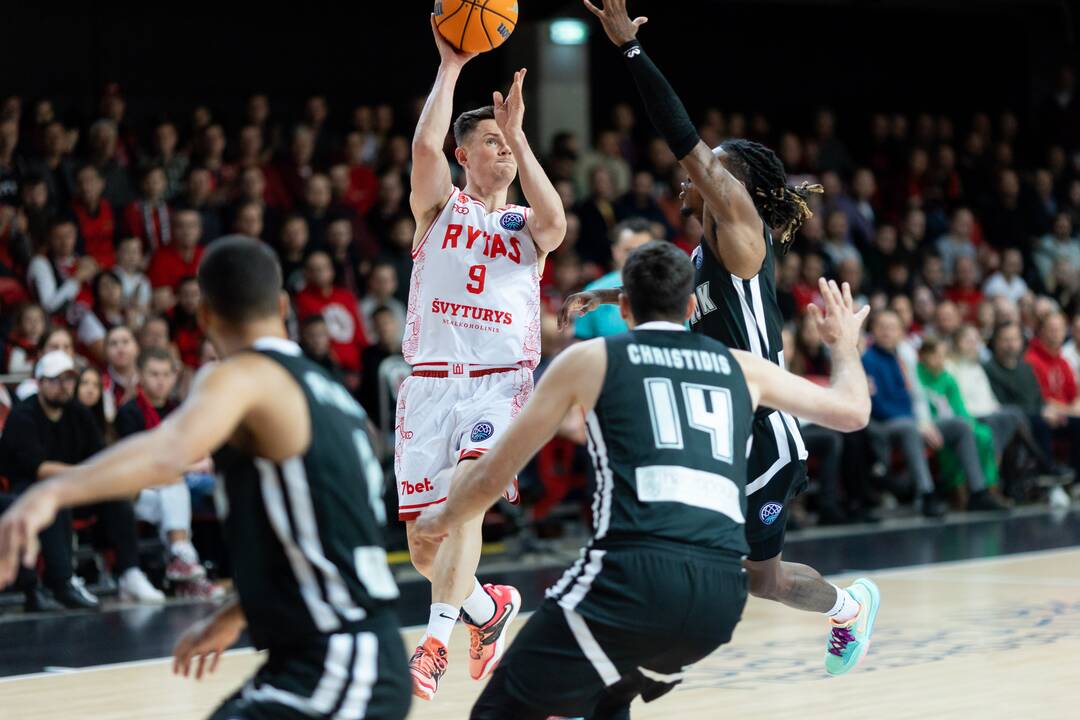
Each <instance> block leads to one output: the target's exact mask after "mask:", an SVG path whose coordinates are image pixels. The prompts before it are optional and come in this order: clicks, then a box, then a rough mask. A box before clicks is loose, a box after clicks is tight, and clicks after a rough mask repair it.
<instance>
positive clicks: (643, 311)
mask: <svg viewBox="0 0 1080 720" xmlns="http://www.w3.org/2000/svg"><path fill="white" fill-rule="evenodd" d="M622 278H623V292H624V293H625V294H626V297H627V300H628V301H629V303H630V311H631V312H632V313H633V314H634V320H635V321H636V322H637V323H638V324H640V323H644V322H649V321H652V320H669V321H671V322H676V323H681V322H683V321H684V320H685V319H686V307H687V305H686V303H687V301H688V300H689V298H690V294H691V293H692V292H693V291H694V266H693V264H692V263H691V262H690V258H689V257H687V255H686V253H684V252H683V251H682V250H680V249H679V248H678V247H676V246H675V245H672V244H671V243H669V242H667V241H665V240H654V241H652V242H649V243H646V244H644V245H642V246H641V247H639V248H638V249H636V250H634V251H633V252H632V253H630V257H628V258H627V260H626V265H625V266H624V267H623V271H622Z"/></svg>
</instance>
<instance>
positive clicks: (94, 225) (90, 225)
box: [71, 165, 117, 269]
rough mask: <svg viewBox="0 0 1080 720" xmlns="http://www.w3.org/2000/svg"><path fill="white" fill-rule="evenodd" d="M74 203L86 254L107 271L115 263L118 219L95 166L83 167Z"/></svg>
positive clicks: (79, 174)
mask: <svg viewBox="0 0 1080 720" xmlns="http://www.w3.org/2000/svg"><path fill="white" fill-rule="evenodd" d="M75 187H76V190H75V201H74V202H73V203H72V204H71V209H72V211H74V213H75V219H76V222H77V223H78V226H79V237H80V239H81V240H82V249H83V253H84V254H86V255H89V256H90V257H92V258H94V260H96V261H97V264H98V265H100V266H101V267H103V268H105V269H108V268H111V267H112V266H113V265H114V264H115V263H116V230H117V227H116V218H115V217H114V215H113V208H112V205H111V204H109V201H108V200H106V199H105V198H104V197H102V193H103V192H104V190H105V181H104V180H103V179H102V177H101V173H99V172H98V169H97V168H96V167H94V166H93V165H84V166H83V167H82V168H80V169H79V173H78V175H76V176H75Z"/></svg>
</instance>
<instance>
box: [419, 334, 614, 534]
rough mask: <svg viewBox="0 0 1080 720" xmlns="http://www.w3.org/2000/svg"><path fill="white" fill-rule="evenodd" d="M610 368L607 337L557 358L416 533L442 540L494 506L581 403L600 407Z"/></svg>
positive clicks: (429, 511)
mask: <svg viewBox="0 0 1080 720" xmlns="http://www.w3.org/2000/svg"><path fill="white" fill-rule="evenodd" d="M606 372H607V347H606V346H605V345H604V341H603V340H602V339H597V340H589V341H587V342H583V343H579V344H577V345H574V346H573V347H571V348H570V349H568V350H566V351H565V352H563V353H562V354H561V355H559V356H558V357H557V358H555V361H554V362H552V363H551V367H549V368H548V369H547V372H545V373H544V376H543V377H542V378H541V379H540V382H539V383H538V384H537V386H536V390H535V391H534V392H533V394H532V397H530V398H529V401H528V402H527V403H526V404H525V408H524V409H523V410H522V411H521V413H520V414H519V415H518V416H517V418H516V419H515V420H514V422H513V423H511V425H510V427H509V429H507V431H506V433H505V434H504V435H503V436H502V439H500V440H499V441H498V442H497V443H495V447H493V448H492V449H491V450H490V451H488V453H487V454H485V455H484V456H483V457H482V458H480V459H479V460H476V461H475V462H470V463H469V465H468V467H467V468H466V469H465V470H464V472H463V473H462V476H461V477H460V479H458V478H455V480H454V483H453V485H452V486H451V488H450V496H449V497H448V498H447V500H446V502H445V503H443V504H441V505H433V506H432V507H430V508H427V509H425V510H424V511H423V512H421V513H420V517H418V518H417V519H416V524H415V525H414V526H413V532H414V533H416V534H419V535H420V536H423V537H427V538H431V539H439V538H442V537H444V536H445V535H446V534H447V532H448V531H449V530H450V528H453V527H457V526H459V525H461V523H463V522H465V521H466V520H469V519H470V518H474V517H476V516H477V515H479V514H481V513H483V512H484V511H486V510H487V509H488V508H489V507H491V506H492V505H493V504H494V503H495V502H496V501H497V500H498V499H499V497H500V496H501V495H502V492H503V490H504V489H505V488H506V483H507V482H508V481H509V480H510V478H512V477H514V476H515V475H517V474H518V473H519V472H520V471H521V469H522V468H523V467H525V464H526V463H527V462H528V461H529V459H530V458H531V457H532V456H533V455H535V454H536V453H537V451H538V450H540V448H542V447H543V446H544V445H545V444H547V442H548V440H550V439H551V438H552V437H553V436H554V435H555V432H556V431H557V430H558V429H559V427H560V426H561V425H562V422H563V419H564V418H565V417H566V414H567V413H568V412H570V411H571V409H572V408H574V407H575V406H581V407H582V408H584V410H585V411H586V412H588V411H590V410H591V409H592V408H593V407H594V406H595V405H596V400H597V398H598V397H599V396H600V388H601V387H602V386H603V384H604V374H605V373H606Z"/></svg>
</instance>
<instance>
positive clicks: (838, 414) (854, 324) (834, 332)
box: [732, 279, 870, 432]
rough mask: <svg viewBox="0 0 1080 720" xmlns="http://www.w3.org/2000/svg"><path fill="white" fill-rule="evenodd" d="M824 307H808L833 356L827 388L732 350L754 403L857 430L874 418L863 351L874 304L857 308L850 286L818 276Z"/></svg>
mask: <svg viewBox="0 0 1080 720" xmlns="http://www.w3.org/2000/svg"><path fill="white" fill-rule="evenodd" d="M819 290H820V292H821V296H822V297H823V298H824V299H825V313H824V314H822V313H821V312H820V310H818V308H817V306H815V305H811V306H810V307H811V310H810V313H811V315H812V317H813V320H814V322H815V323H816V324H817V327H818V331H819V332H820V333H821V339H822V341H823V342H824V343H825V344H826V345H827V346H828V348H829V350H830V352H831V357H832V366H833V368H832V378H831V382H830V385H829V387H827V388H823V387H821V386H820V385H817V384H816V383H812V382H810V381H809V380H807V379H806V378H802V377H799V376H798V375H795V374H794V373H790V372H788V371H787V370H784V369H783V368H781V367H780V366H778V365H776V364H775V363H772V362H769V361H768V360H766V359H764V358H761V357H757V356H755V355H753V354H751V353H747V352H743V351H741V350H732V354H733V355H734V356H735V359H736V360H737V361H738V363H739V367H740V368H742V371H743V375H744V376H745V377H746V383H747V386H748V387H749V389H750V396H751V398H753V402H754V407H755V408H756V407H757V406H758V405H764V406H766V407H770V408H774V409H776V410H784V411H786V412H789V413H791V414H792V415H795V416H797V417H801V418H805V419H807V420H810V421H812V422H815V423H817V424H819V425H822V426H824V427H828V428H832V429H834V430H839V431H841V432H853V431H855V430H860V429H862V428H864V427H866V423H867V422H868V421H869V418H870V387H869V385H868V383H867V380H866V373H865V371H864V370H863V366H862V360H861V359H860V357H859V340H860V338H861V336H862V326H863V323H864V322H865V321H866V316H867V315H868V314H869V312H870V307H869V306H866V307H863V308H862V309H860V310H859V311H858V312H856V311H855V307H854V302H853V301H852V299H851V288H850V287H849V286H848V284H847V283H844V286H843V288H840V287H838V286H837V285H836V282H835V281H831V280H830V281H828V282H826V281H825V280H824V279H822V280H821V281H820V282H819Z"/></svg>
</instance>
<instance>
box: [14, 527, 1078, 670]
mask: <svg viewBox="0 0 1080 720" xmlns="http://www.w3.org/2000/svg"><path fill="white" fill-rule="evenodd" d="M1069 553H1074V554H1075V553H1080V547H1076V546H1073V547H1064V548H1051V549H1048V550H1030V551H1027V552H1018V553H1011V554H1009V555H996V556H993V557H982V558H971V559H968V560H946V561H943V562H937V563H923V564H921V565H904V566H900V567H894V568H886V569H883V570H845V571H844V572H841V573H835V574H832V575H828V576H827V578H829V579H836V578H844V577H849V576H851V575H872V576H877V577H881V576H885V577H890V576H902V575H910V574H914V573H918V572H929V571H934V570H938V569H949V568H955V567H970V566H978V565H992V564H995V563H996V564H1007V563H1011V562H1020V561H1022V560H1028V559H1031V558H1036V557H1048V556H1053V555H1065V554H1069ZM1012 577H1020V576H1012ZM965 579H968V580H971V581H974V582H992V581H993V579H992V578H986V577H980V576H975V577H972V578H965ZM958 580H959V579H958ZM1038 580H1039V578H1038V577H1034V578H1025V582H1028V583H1031V584H1034V583H1036V582H1038ZM1078 584H1080V583H1078ZM531 614H532V613H531V612H523V613H521V614H520V615H519V617H521V618H527V617H528V616H530V615H531ZM425 627H426V626H425V625H410V626H408V627H403V628H401V633H402V634H404V633H408V632H414V631H416V630H422V629H424V628H425ZM256 652H257V651H256V650H255V649H254V648H251V647H247V648H234V649H232V650H226V651H225V652H224V653H222V656H223V657H231V656H235V655H251V654H254V653H256ZM167 662H172V656H171V655H169V656H166V657H159V658H147V659H145V660H129V661H126V662H118V663H105V664H102V665H90V666H87V667H82V668H61V667H59V666H46V667H51V668H53V669H54V671H53V672H37V673H27V674H25V675H11V676H8V677H0V685H3V684H6V683H11V682H16V681H19V680H33V679H37V678H46V677H58V676H61V675H76V674H79V673H87V672H97V671H100V670H113V669H116V668H132V667H143V666H146V665H157V664H162V663H167Z"/></svg>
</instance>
